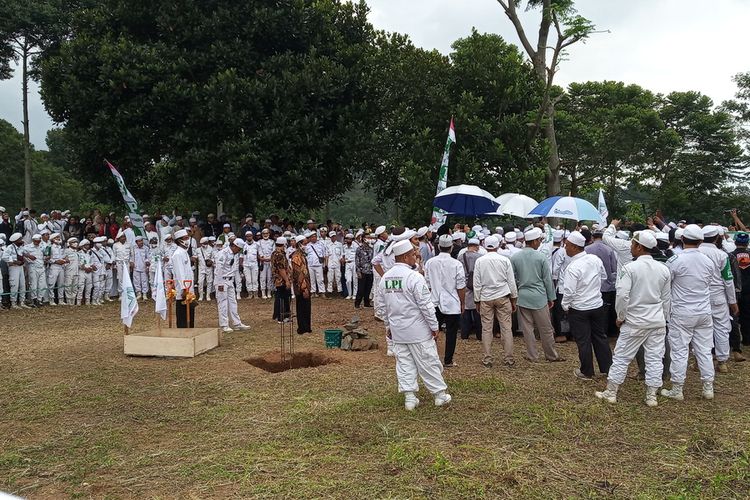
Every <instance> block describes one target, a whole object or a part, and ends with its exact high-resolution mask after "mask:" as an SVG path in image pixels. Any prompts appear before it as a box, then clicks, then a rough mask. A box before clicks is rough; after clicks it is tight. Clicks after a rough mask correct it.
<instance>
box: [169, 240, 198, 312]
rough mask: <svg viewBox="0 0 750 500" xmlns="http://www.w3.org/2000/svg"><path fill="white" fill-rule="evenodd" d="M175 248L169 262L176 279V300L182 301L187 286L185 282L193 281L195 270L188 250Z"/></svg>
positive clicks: (179, 247)
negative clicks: (191, 264) (184, 288)
mask: <svg viewBox="0 0 750 500" xmlns="http://www.w3.org/2000/svg"><path fill="white" fill-rule="evenodd" d="M175 246H176V247H177V248H176V249H175V251H174V253H173V254H172V258H171V259H169V261H170V263H171V264H172V276H173V277H174V287H175V292H176V295H175V298H176V299H178V300H182V291H183V287H184V286H185V284H184V281H186V280H190V281H192V280H193V270H192V268H191V267H190V257H189V256H188V254H187V250H185V249H184V248H182V247H181V246H179V245H175Z"/></svg>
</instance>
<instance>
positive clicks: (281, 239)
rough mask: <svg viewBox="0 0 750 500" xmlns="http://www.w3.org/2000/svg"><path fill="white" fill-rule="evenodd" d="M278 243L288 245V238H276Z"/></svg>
mask: <svg viewBox="0 0 750 500" xmlns="http://www.w3.org/2000/svg"><path fill="white" fill-rule="evenodd" d="M276 244H277V245H283V246H286V238H284V237H283V236H282V237H280V238H276Z"/></svg>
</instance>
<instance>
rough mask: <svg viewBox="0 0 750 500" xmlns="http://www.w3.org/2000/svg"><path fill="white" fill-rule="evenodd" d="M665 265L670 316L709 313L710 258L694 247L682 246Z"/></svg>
mask: <svg viewBox="0 0 750 500" xmlns="http://www.w3.org/2000/svg"><path fill="white" fill-rule="evenodd" d="M667 267H668V268H669V271H670V273H671V274H672V316H675V315H682V316H700V315H703V314H711V292H710V291H709V287H710V283H711V276H712V275H713V273H714V264H713V262H711V259H709V258H708V257H706V256H705V255H703V253H701V251H700V250H698V249H697V248H686V249H684V250H683V251H682V252H681V253H680V254H679V255H674V256H672V258H670V259H669V260H668V261H667Z"/></svg>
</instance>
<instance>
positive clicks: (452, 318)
mask: <svg viewBox="0 0 750 500" xmlns="http://www.w3.org/2000/svg"><path fill="white" fill-rule="evenodd" d="M435 315H436V316H437V320H438V323H445V356H444V364H446V365H449V364H451V363H453V354H454V353H455V352H456V337H457V336H458V326H459V324H460V323H461V315H460V314H443V313H442V312H440V309H439V308H437V307H436V308H435Z"/></svg>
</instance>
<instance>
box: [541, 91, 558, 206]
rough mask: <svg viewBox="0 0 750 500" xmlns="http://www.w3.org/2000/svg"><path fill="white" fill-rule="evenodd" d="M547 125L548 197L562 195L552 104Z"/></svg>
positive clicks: (548, 111) (545, 135)
mask: <svg viewBox="0 0 750 500" xmlns="http://www.w3.org/2000/svg"><path fill="white" fill-rule="evenodd" d="M546 114H547V123H546V124H545V126H544V137H545V138H546V139H547V142H548V143H549V157H548V158H547V172H546V175H545V180H546V182H547V196H557V195H559V194H560V153H559V151H558V148H557V138H556V137H555V107H554V105H553V104H552V103H551V102H550V103H548V104H547V111H546Z"/></svg>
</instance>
